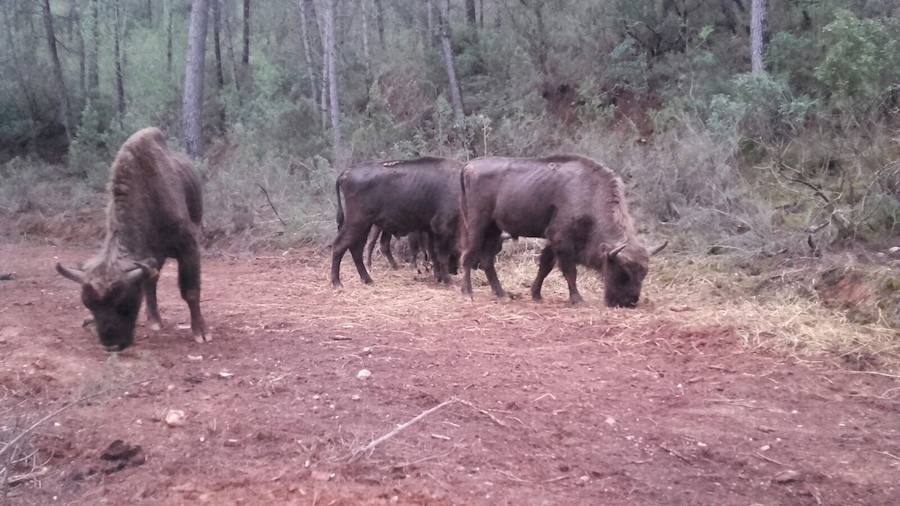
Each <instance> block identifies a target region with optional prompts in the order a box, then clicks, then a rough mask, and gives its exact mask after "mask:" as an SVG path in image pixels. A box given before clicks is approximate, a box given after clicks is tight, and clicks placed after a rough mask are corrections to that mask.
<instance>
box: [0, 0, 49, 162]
mask: <svg viewBox="0 0 900 506" xmlns="http://www.w3.org/2000/svg"><path fill="white" fill-rule="evenodd" d="M0 12H3V19H4V21H5V22H6V30H5V31H6V44H7V47H8V48H9V52H10V55H11V56H12V60H13V68H14V69H15V72H13V74H15V77H16V82H17V83H18V85H19V87H20V88H21V89H22V95H23V96H24V97H25V101H26V102H28V110H29V113H30V115H31V117H30V118H29V127H30V128H29V131H30V132H31V144H30V145H29V147H28V148H29V151H34V149H35V146H37V140H38V128H37V123H38V118H39V116H40V113H39V110H38V104H37V99H36V98H35V96H34V90H32V88H31V85H30V84H29V82H28V78H27V77H26V73H25V69H24V68H23V64H22V59H21V58H20V57H19V52H18V50H17V49H16V42H15V39H14V38H13V22H12V20H11V19H10V17H9V10H8V9H0Z"/></svg>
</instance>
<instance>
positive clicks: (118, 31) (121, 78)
mask: <svg viewBox="0 0 900 506" xmlns="http://www.w3.org/2000/svg"><path fill="white" fill-rule="evenodd" d="M115 2H116V3H115V6H114V9H115V16H116V19H115V26H114V28H115V33H114V34H113V47H114V51H115V54H114V55H113V56H114V59H115V62H114V65H115V72H116V111H117V113H118V119H119V127H120V128H121V127H124V126H125V72H124V68H123V60H124V56H123V53H124V51H122V48H121V39H122V25H124V22H123V21H124V20H123V19H122V18H123V17H124V15H123V13H122V7H121V5H120V4H121V0H115Z"/></svg>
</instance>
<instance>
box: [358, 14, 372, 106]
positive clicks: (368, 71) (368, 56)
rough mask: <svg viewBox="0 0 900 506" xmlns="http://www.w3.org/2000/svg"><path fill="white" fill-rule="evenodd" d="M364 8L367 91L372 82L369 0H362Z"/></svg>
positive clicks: (364, 55)
mask: <svg viewBox="0 0 900 506" xmlns="http://www.w3.org/2000/svg"><path fill="white" fill-rule="evenodd" d="M360 3H361V4H362V5H361V10H362V45H363V59H364V60H365V64H366V93H367V94H368V92H369V85H371V84H372V56H371V54H369V7H368V6H369V0H360Z"/></svg>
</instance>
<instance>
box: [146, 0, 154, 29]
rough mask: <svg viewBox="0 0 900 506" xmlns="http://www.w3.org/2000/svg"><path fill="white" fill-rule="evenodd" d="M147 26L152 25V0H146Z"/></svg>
mask: <svg viewBox="0 0 900 506" xmlns="http://www.w3.org/2000/svg"><path fill="white" fill-rule="evenodd" d="M147 26H153V0H147Z"/></svg>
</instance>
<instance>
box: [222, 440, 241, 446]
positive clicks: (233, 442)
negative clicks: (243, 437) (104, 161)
mask: <svg viewBox="0 0 900 506" xmlns="http://www.w3.org/2000/svg"><path fill="white" fill-rule="evenodd" d="M240 443H241V442H240V441H238V440H237V439H226V440H225V446H226V447H228V448H235V447H237V446H238V445H240Z"/></svg>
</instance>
